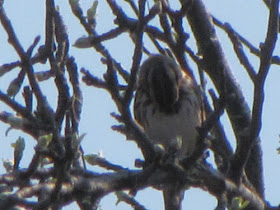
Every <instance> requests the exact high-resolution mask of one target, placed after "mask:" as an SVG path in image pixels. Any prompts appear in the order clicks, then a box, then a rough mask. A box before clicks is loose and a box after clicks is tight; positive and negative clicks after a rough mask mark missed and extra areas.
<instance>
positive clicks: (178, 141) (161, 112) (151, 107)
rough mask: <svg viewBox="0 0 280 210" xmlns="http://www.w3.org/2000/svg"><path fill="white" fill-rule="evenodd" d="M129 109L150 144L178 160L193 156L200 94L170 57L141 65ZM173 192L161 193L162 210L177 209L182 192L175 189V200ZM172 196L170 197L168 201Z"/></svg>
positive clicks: (158, 56)
mask: <svg viewBox="0 0 280 210" xmlns="http://www.w3.org/2000/svg"><path fill="white" fill-rule="evenodd" d="M133 109H134V118H135V120H136V122H137V123H138V124H139V125H140V126H141V127H142V128H143V129H144V131H145V133H146V134H147V136H148V137H149V139H150V140H151V141H152V143H154V144H155V145H160V146H162V147H163V148H164V150H165V151H167V152H169V153H172V154H173V155H175V156H176V157H178V158H182V157H185V156H190V155H191V154H192V153H193V151H194V149H195V146H196V139H197V136H198V129H197V128H198V127H199V126H201V123H202V120H203V106H202V94H201V90H200V87H199V85H197V84H195V82H194V79H193V78H192V77H191V76H190V74H188V73H187V72H185V71H182V69H181V68H180V66H179V65H177V63H176V62H175V60H174V59H173V58H170V57H169V56H167V55H162V54H153V55H151V56H149V58H148V59H147V60H145V61H144V62H143V64H142V65H141V66H140V69H139V72H138V78H137V88H136V93H135V99H134V107H133ZM175 191H176V189H175V188H174V187H169V190H165V191H164V200H165V209H180V208H181V207H180V205H181V200H182V198H183V192H184V191H183V189H181V188H179V189H177V191H180V192H178V196H177V197H176V196H175V194H176V193H175ZM172 195H174V196H173V197H174V198H170V197H172ZM168 199H169V200H168ZM170 199H173V200H170ZM174 199H175V200H174ZM170 203H171V204H170ZM172 203H173V204H174V205H173V204H172Z"/></svg>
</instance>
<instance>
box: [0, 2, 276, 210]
mask: <svg viewBox="0 0 280 210" xmlns="http://www.w3.org/2000/svg"><path fill="white" fill-rule="evenodd" d="M80 2H81V5H82V7H83V8H84V11H85V12H86V10H87V8H89V7H90V6H91V4H92V1H90V0H80ZM118 2H122V1H118ZM151 2H152V1H150V3H151ZM56 4H58V5H59V8H60V11H61V13H62V16H63V18H64V21H65V24H66V26H67V30H68V32H69V38H70V42H71V45H72V44H74V42H75V40H77V39H78V38H80V37H82V36H83V35H86V33H85V31H84V30H83V28H82V27H81V26H80V24H79V22H78V20H77V19H76V18H75V17H74V15H73V14H72V12H71V9H70V7H69V5H68V1H62V0H58V1H56ZM123 5H125V4H124V3H123ZM151 5H152V3H151ZM205 5H206V7H207V8H208V10H209V12H210V13H212V14H213V15H214V16H215V17H217V18H219V19H220V20H221V21H223V22H229V23H231V25H232V26H233V27H234V28H235V29H236V30H237V31H238V32H240V33H241V34H242V35H244V36H245V37H246V38H247V39H248V40H250V41H251V43H252V44H254V45H255V46H259V43H260V42H263V41H264V39H265V34H266V30H267V26H266V25H267V18H268V11H267V9H266V8H265V5H264V4H263V3H262V1H255V0H246V1H244V0H205ZM4 7H5V9H6V12H7V15H8V16H9V17H10V19H11V21H12V24H13V26H14V29H15V31H16V33H17V35H18V38H19V40H20V42H21V43H22V45H23V46H24V47H25V49H27V48H28V47H29V46H30V45H31V44H32V42H33V40H34V38H35V37H36V36H37V35H41V41H40V43H39V44H43V41H44V14H45V11H44V9H45V4H44V3H43V1H37V0H25V1H17V0H9V1H6V2H5V4H4ZM123 9H124V10H126V11H127V6H126V7H125V6H124V7H123ZM130 14H131V15H132V13H130ZM113 19H114V16H113V15H112V14H111V12H110V10H109V9H108V6H107V5H106V3H105V1H99V5H98V17H97V30H98V32H99V33H103V32H106V31H108V30H109V29H110V28H111V27H112V24H113ZM217 33H218V36H219V39H220V40H221V42H222V47H223V49H224V51H225V54H226V56H227V58H228V61H229V64H230V66H231V68H232V70H233V74H234V75H235V76H236V78H237V80H238V81H239V83H240V86H241V88H242V90H243V91H244V95H245V97H246V98H247V99H248V103H249V106H251V105H252V95H253V85H252V82H251V81H250V79H249V78H248V75H247V73H246V70H245V69H244V68H243V67H242V66H240V64H239V61H238V60H237V59H236V56H235V55H234V52H233V50H232V45H231V44H230V42H229V41H228V39H227V36H226V34H225V33H224V32H222V31H221V30H219V29H217ZM128 39H129V37H128V35H127V34H126V35H122V36H121V37H120V38H119V39H118V40H116V41H109V42H106V43H105V45H106V46H107V47H108V48H109V49H110V52H111V53H112V55H113V56H114V57H115V58H116V59H117V60H119V61H120V62H121V64H122V65H123V67H124V68H126V69H129V68H130V65H131V56H132V52H133V45H132V44H131V43H130V42H127V40H128ZM6 40H7V37H6V34H5V33H4V32H3V28H2V26H0V46H1V48H0V65H1V64H4V63H9V62H13V61H16V60H18V57H17V55H16V54H15V52H14V50H13V49H12V48H11V46H10V45H8V44H7V42H6ZM189 45H190V46H195V42H194V39H193V38H192V37H191V38H190V40H189ZM148 46H149V45H148ZM151 49H152V48H151ZM194 49H195V48H194ZM70 54H71V55H73V56H74V57H75V58H76V62H77V64H78V66H79V68H81V67H84V68H86V69H88V70H90V71H91V72H92V74H94V75H97V76H100V77H102V75H103V73H104V72H105V71H106V66H104V65H102V64H100V56H99V55H98V54H97V53H96V52H95V51H94V50H92V49H77V48H74V47H72V46H71V48H70ZM275 55H279V44H277V46H276V51H275ZM249 58H250V61H251V62H252V64H253V66H254V67H255V69H258V65H259V62H258V59H256V57H254V56H249ZM47 68H49V67H47V66H43V65H39V64H38V65H36V66H35V70H36V71H42V70H47ZM277 68H278V66H272V68H271V70H270V72H269V75H268V78H267V81H266V86H265V91H266V98H265V100H266V101H265V104H264V113H263V114H264V117H263V129H262V131H261V139H262V146H263V153H264V156H263V158H264V170H265V171H264V176H265V184H266V185H265V187H266V198H267V200H268V201H270V202H271V203H272V204H274V205H276V204H277V202H278V203H279V197H278V195H279V189H280V181H279V177H280V169H279V167H275V166H276V165H279V163H280V156H279V155H277V152H276V148H277V147H279V137H278V136H279V116H280V111H279V103H280V102H279V96H278V93H277V91H278V90H279V86H280V83H279V78H280V72H279V70H278V69H277ZM16 72H18V69H15V70H14V71H13V72H11V73H9V74H7V75H5V76H3V77H1V78H0V89H1V91H6V89H7V87H8V85H9V81H11V79H13V78H14V75H15V74H16ZM51 83H52V82H51V81H48V82H42V83H40V85H41V88H42V90H43V91H44V93H46V95H47V99H48V100H49V101H50V103H51V104H52V105H53V106H54V107H55V104H56V96H57V94H56V90H55V89H54V88H53V87H52V85H51ZM207 87H208V88H211V87H212V86H211V81H209V80H208V81H207ZM82 89H83V91H84V92H83V95H84V104H83V113H82V119H81V124H80V133H81V134H82V133H86V134H87V135H86V137H85V139H84V140H83V142H82V145H83V147H84V150H85V154H91V153H95V154H96V153H98V152H100V151H102V153H103V154H104V156H105V158H106V159H108V160H109V161H111V162H113V163H117V164H121V165H123V166H125V167H129V168H133V165H134V160H135V159H136V158H139V157H141V153H140V152H139V150H138V148H137V147H136V145H135V143H134V142H132V141H127V140H126V139H125V137H124V136H122V135H120V134H119V133H116V132H114V131H112V130H111V128H110V127H111V126H112V125H115V124H117V122H116V121H115V120H114V119H113V118H112V117H111V116H110V113H111V112H115V111H116V107H115V106H114V104H113V103H112V101H111V98H110V95H109V94H108V93H107V92H105V91H104V90H100V89H95V88H92V87H87V86H85V85H83V84H82ZM16 100H18V101H19V102H22V99H21V94H18V95H17V96H16ZM5 109H6V107H5V106H4V105H3V103H1V102H0V111H2V110H5ZM222 122H223V124H224V127H225V129H226V132H227V135H228V138H229V139H231V143H232V145H233V147H234V146H235V143H234V136H233V134H232V131H231V128H230V125H229V123H228V120H227V118H226V115H224V116H223V117H222ZM7 128H8V126H7V125H5V124H2V123H0V141H1V148H0V159H12V158H13V150H12V148H11V147H10V144H11V143H12V142H14V141H15V140H16V139H17V138H18V136H19V135H20V136H23V137H25V140H26V144H27V146H26V153H25V154H24V157H23V161H22V163H21V166H22V167H25V166H27V164H28V163H29V161H30V158H31V155H32V154H33V147H34V140H33V139H32V138H31V137H30V136H27V135H23V134H22V133H21V132H19V131H15V130H12V131H10V132H9V134H8V136H7V137H6V136H5V134H4V133H5V131H6V129H7ZM90 169H95V168H90ZM0 172H1V173H3V172H4V169H3V167H1V166H0ZM136 199H137V200H139V201H140V202H141V203H142V204H143V205H145V206H146V207H147V208H148V209H163V204H162V202H161V200H162V198H161V193H160V192H158V191H156V190H153V189H147V190H143V191H141V192H139V193H138V194H137V197H136ZM115 202H116V197H115V196H114V195H109V196H107V197H106V198H105V199H104V200H103V201H102V203H101V205H102V209H104V210H107V209H122V210H123V209H131V207H129V206H127V205H126V204H123V203H120V204H118V205H117V206H116V205H115ZM215 205H216V201H215V200H214V199H213V198H212V197H211V196H209V195H208V193H205V192H203V191H202V190H199V189H191V190H189V191H187V192H186V194H185V200H184V203H183V206H185V207H186V206H188V207H189V208H188V209H213V208H214V207H215ZM65 209H76V207H75V206H73V205H71V206H69V207H67V208H65Z"/></svg>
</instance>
